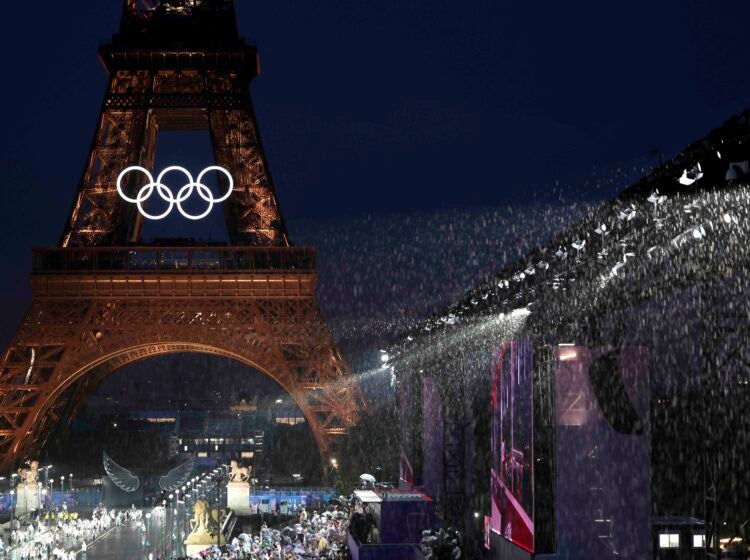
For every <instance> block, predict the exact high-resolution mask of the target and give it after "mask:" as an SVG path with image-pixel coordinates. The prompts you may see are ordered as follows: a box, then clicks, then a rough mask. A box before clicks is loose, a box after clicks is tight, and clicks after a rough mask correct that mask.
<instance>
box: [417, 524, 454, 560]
mask: <svg viewBox="0 0 750 560" xmlns="http://www.w3.org/2000/svg"><path fill="white" fill-rule="evenodd" d="M420 548H421V549H422V554H424V557H425V560H461V558H462V557H463V552H462V550H461V533H459V532H458V531H456V530H455V529H453V528H452V527H448V530H447V531H446V530H444V529H438V530H436V531H435V530H431V529H427V530H425V531H422V542H421V543H420Z"/></svg>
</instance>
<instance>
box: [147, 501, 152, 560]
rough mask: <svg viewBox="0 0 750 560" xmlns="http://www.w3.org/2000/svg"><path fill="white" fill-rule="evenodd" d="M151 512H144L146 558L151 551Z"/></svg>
mask: <svg viewBox="0 0 750 560" xmlns="http://www.w3.org/2000/svg"><path fill="white" fill-rule="evenodd" d="M150 538H151V512H148V513H147V514H146V558H148V555H149V554H150V553H151V542H150Z"/></svg>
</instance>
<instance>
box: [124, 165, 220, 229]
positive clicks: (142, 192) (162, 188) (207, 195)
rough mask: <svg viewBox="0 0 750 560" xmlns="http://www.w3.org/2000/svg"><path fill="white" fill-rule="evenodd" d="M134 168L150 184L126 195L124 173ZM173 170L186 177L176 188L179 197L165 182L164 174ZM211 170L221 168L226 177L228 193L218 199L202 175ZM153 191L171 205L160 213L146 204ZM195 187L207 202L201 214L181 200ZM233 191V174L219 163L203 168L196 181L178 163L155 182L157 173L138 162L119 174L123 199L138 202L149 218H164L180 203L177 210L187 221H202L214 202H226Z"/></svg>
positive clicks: (140, 210) (184, 199)
mask: <svg viewBox="0 0 750 560" xmlns="http://www.w3.org/2000/svg"><path fill="white" fill-rule="evenodd" d="M131 171H140V172H141V173H143V174H144V175H145V176H146V178H147V179H148V183H146V184H145V185H143V186H142V187H141V188H140V189H139V191H138V194H137V195H136V196H135V198H133V197H130V196H128V195H126V194H125V192H124V191H123V190H122V181H123V179H124V178H125V176H126V175H127V174H128V173H130V172H131ZM174 171H179V172H180V173H182V174H183V175H185V177H186V178H187V182H186V183H185V184H184V185H183V186H182V187H181V188H180V190H178V191H177V196H175V195H174V193H173V192H172V190H171V189H170V188H169V187H168V186H166V185H165V184H164V181H163V179H164V177H165V175H167V174H168V173H171V172H174ZM209 171H219V172H220V173H223V174H224V175H225V176H226V177H227V180H228V188H227V192H226V194H224V195H223V196H221V197H219V198H215V197H214V195H213V193H212V192H211V189H209V188H208V187H207V186H206V185H205V184H204V183H203V177H204V176H205V175H206V173H208V172H209ZM154 190H156V194H157V195H159V197H160V198H161V199H162V200H164V202H166V203H168V204H169V206H168V207H167V209H166V210H165V211H164V212H162V213H161V214H149V213H148V212H147V211H146V210H145V209H144V207H143V203H144V202H145V201H146V200H148V199H149V198H151V195H152V194H153V193H154ZM194 190H195V191H197V193H198V196H199V197H200V198H201V199H203V200H204V201H205V202H207V203H208V207H207V208H206V210H205V212H202V213H200V214H191V213H190V212H187V211H186V210H185V209H184V208H183V207H182V203H183V202H185V201H186V200H187V199H188V198H190V197H191V196H192V195H193V191H194ZM233 190H234V180H233V179H232V175H231V174H230V173H229V171H227V170H226V169H224V168H223V167H219V166H218V165H212V166H210V167H206V168H205V169H204V170H203V171H201V172H200V175H198V179H197V180H193V176H192V175H191V174H190V172H189V171H188V170H187V169H185V168H184V167H180V166H177V165H172V166H170V167H167V168H166V169H164V170H163V171H162V172H161V173H159V176H158V177H157V178H156V181H154V176H153V175H151V172H150V171H149V170H148V169H145V168H143V167H141V166H139V165H131V166H130V167H127V168H125V169H123V170H122V171H121V172H120V174H119V175H118V176H117V193H118V194H119V195H120V197H121V198H122V199H123V200H124V201H126V202H130V203H131V204H135V205H136V206H137V207H138V211H139V212H140V213H141V215H142V216H143V217H144V218H148V219H149V220H161V219H163V218H166V217H167V216H168V215H169V214H170V213H171V212H172V210H173V209H174V207H175V205H177V210H178V211H179V212H180V214H182V215H183V216H184V217H185V218H187V219H188V220H201V219H203V218H205V217H206V216H208V215H209V214H210V213H211V210H213V208H214V204H216V203H218V202H224V201H225V200H226V199H228V198H229V197H230V196H231V194H232V191H233Z"/></svg>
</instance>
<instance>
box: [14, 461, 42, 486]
mask: <svg viewBox="0 0 750 560" xmlns="http://www.w3.org/2000/svg"><path fill="white" fill-rule="evenodd" d="M38 474H39V461H31V463H30V464H29V468H28V469H25V468H24V469H18V483H19V484H26V485H28V486H36V484H37V482H38V480H39V477H38Z"/></svg>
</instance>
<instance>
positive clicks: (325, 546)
mask: <svg viewBox="0 0 750 560" xmlns="http://www.w3.org/2000/svg"><path fill="white" fill-rule="evenodd" d="M336 502H338V503H330V504H329V506H328V507H327V509H326V510H325V511H322V512H318V511H313V512H312V513H310V512H308V511H307V509H306V508H302V509H301V510H300V514H299V519H298V520H297V522H296V523H294V524H291V525H288V526H286V527H283V528H281V529H272V528H269V527H267V526H266V525H265V524H264V525H263V526H262V528H261V530H260V533H259V534H257V535H255V536H253V535H251V534H248V533H241V534H239V535H238V536H236V537H234V538H233V539H232V541H231V542H230V543H229V544H227V545H226V546H223V547H218V546H214V547H211V548H209V549H207V550H204V551H202V552H201V553H199V554H197V555H194V556H192V557H191V558H200V559H206V560H302V559H303V558H320V559H327V560H347V559H348V558H349V552H348V549H347V546H346V538H347V537H346V536H347V531H348V528H349V524H350V522H351V519H352V516H354V515H356V514H358V513H361V511H358V509H357V506H355V507H351V506H350V505H349V503H348V502H347V501H346V500H344V499H339V500H336Z"/></svg>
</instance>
